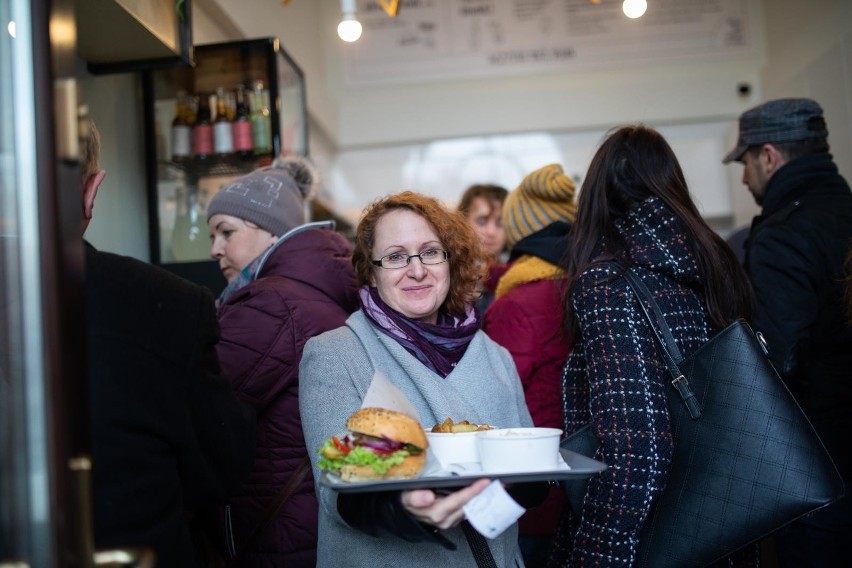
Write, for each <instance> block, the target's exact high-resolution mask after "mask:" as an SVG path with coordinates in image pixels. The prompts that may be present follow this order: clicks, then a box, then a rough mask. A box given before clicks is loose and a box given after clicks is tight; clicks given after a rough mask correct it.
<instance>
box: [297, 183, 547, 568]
mask: <svg viewBox="0 0 852 568" xmlns="http://www.w3.org/2000/svg"><path fill="white" fill-rule="evenodd" d="M481 250H482V249H481V247H480V246H479V243H478V241H477V237H476V235H475V233H474V232H473V229H471V228H470V226H469V225H468V224H467V222H466V221H465V220H464V219H463V218H462V216H461V215H459V214H458V213H456V212H452V211H450V210H448V209H447V208H446V207H444V206H443V205H442V204H441V203H440V202H438V201H437V200H436V199H433V198H431V197H426V196H423V195H419V194H416V193H412V192H404V193H400V194H397V195H391V196H389V197H385V198H382V199H379V200H377V201H376V202H374V203H372V204H371V205H370V206H368V207H367V210H366V211H365V214H364V216H363V218H362V220H361V222H360V223H359V225H358V229H357V233H356V237H355V252H354V254H353V259H352V262H353V264H354V266H355V272H356V277H357V280H358V284H359V286H360V289H359V293H360V300H361V309H360V310H359V311H357V312H355V314H353V315H352V316H351V317H350V318H349V319H348V320H347V321H346V325H344V326H343V327H341V328H338V329H336V330H333V331H330V332H327V333H324V334H322V335H320V336H318V337H315V338H313V339H311V340H310V341H308V343H307V344H306V346H305V350H304V356H303V358H302V363H301V365H300V369H299V373H300V383H301V392H300V397H299V398H300V409H301V415H302V426H303V428H304V432H305V441H306V442H307V447H308V448H309V449H311V448H312V449H317V448H320V446H321V445H322V443H323V440H324V439H325V438H327V437H328V436H330V435H332V434H337V433H339V432H341V431H342V430H343V429H344V428H345V425H346V421H347V418H348V417H349V416H350V415H351V414H352V413H353V412H354V411H356V410H358V409H359V408H360V407H361V406H362V400H363V397H364V396H365V394H366V393H367V390H368V389H369V387H370V384H371V381H372V379H373V376H374V374H375V373H376V372H381V373H382V374H383V375H384V376H386V377H387V378H388V379H389V380H390V382H391V383H392V384H393V385H394V386H395V387H396V388H397V389H399V390H400V391H401V392H402V393H403V394H404V395H405V396H406V397H407V399H408V400H409V401H410V402H411V403H412V405H413V406H414V407H415V409H416V410H417V412H418V413H419V417H420V420H421V421H422V423H423V424H424V425H426V426H429V425H431V424H435V423H438V422H442V421H443V420H444V419H445V418H448V417H450V418H453V419H454V420H456V421H460V420H469V421H470V422H473V423H488V424H492V425H497V426H501V427H520V426H532V420H531V419H530V414H529V412H528V411H527V407H526V404H525V402H524V393H523V389H522V386H521V382H520V379H519V378H518V373H517V371H516V370H515V366H514V363H513V362H512V358H511V356H510V355H509V353H508V352H507V351H506V350H505V349H503V348H502V347H499V346H498V345H497V344H496V343H494V342H493V341H491V339H489V338H488V336H487V335H485V334H484V333H483V332H482V331H480V329H479V328H480V323H481V322H480V320H479V316H478V315H477V312H476V310H475V309H474V307H473V301H474V299H475V297H476V289H477V282H478V280H479V279H480V278H481V276H482V274H481V267H482V266H484V259H483V258H482V254H483V253H482V252H481ZM311 458H312V460H313V466H314V474H315V478H316V479H319V478H320V471H319V470H318V469H317V461H318V458H319V455H318V454H317V453H315V452H312V455H311ZM487 485H488V482H487V481H486V480H479V481H477V482H476V483H474V484H472V485H470V486H468V487H466V488H463V489H461V490H459V491H456V492H454V493H451V494H449V495H438V494H436V493H434V492H433V491H430V490H428V489H416V490H410V491H385V492H373V493H357V494H351V493H338V492H336V491H335V490H333V489H331V488H329V487H327V486H324V485H321V484H318V486H317V496H318V497H319V501H320V519H319V544H318V559H317V563H318V566H407V567H410V568H414V567H420V566H423V567H425V566H473V565H475V564H474V562H475V560H474V555H473V552H472V549H471V544H470V541H468V540H467V538H468V537H466V536H465V531H464V530H463V527H461V526H459V524H460V523H461V521H462V520H463V517H464V512H463V511H462V507H463V506H464V504H465V503H467V502H468V501H469V500H470V499H472V498H473V497H474V496H476V495H477V494H478V493H480V492H481V491H482V490H483V489H485V487H486V486H487ZM516 489H517V492H516V493H513V496H514V497H515V499H516V500H517V501H518V502H519V503H520V504H521V505H522V506H532V505H536V504H538V502H540V501H541V500H542V499H543V498H544V496H545V495H546V494H547V489H548V488H547V484H544V483H541V484H526V485H520V486H517V487H516ZM521 493H525V494H526V495H521ZM524 497H526V499H524ZM365 533H366V534H365ZM368 535H369V536H368ZM477 536H478V535H476V534H474V535H472V536H470V538H471V539H472V540H473V541H475V540H476V539H477ZM376 537H378V538H376ZM479 538H481V537H479ZM412 542H416V543H421V544H417V545H412V544H411V543H412ZM481 542H482V543H483V544H485V540H484V539H482V541H481ZM486 548H487V550H488V552H489V553H490V554H491V555H492V556H493V558H494V561H495V562H496V565H497V566H516V565H518V566H522V565H523V561H522V559H521V553H520V550H519V549H518V543H517V525H513V526H512V527H510V528H509V529H508V530H506V531H505V532H504V533H503V534H502V535H500V536H499V537H497V538H496V539H494V540H491V541H488V542H487V547H486Z"/></svg>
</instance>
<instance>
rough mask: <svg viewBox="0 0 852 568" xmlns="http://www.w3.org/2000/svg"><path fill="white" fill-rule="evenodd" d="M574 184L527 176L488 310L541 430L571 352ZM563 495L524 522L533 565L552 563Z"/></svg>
mask: <svg viewBox="0 0 852 568" xmlns="http://www.w3.org/2000/svg"><path fill="white" fill-rule="evenodd" d="M574 191H575V185H574V182H573V181H572V180H571V178H569V177H568V176H566V175H565V173H564V172H563V170H562V166H560V165H559V164H550V165H548V166H545V167H543V168H540V169H538V170H536V171H534V172H532V173H531V174H529V175H528V176H526V177H525V178H524V179H523V181H522V182H521V184H520V185H519V186H518V187H517V188H515V189H514V190H513V191H512V192H511V193H510V194H509V196H508V197H507V198H506V201H505V202H504V204H503V227H505V230H506V235H507V239H508V243H509V246H510V247H511V257H510V261H509V266H508V270H507V271H506V273H505V274H503V276H502V277H501V278H500V281H499V283H498V284H497V290H496V294H495V296H496V299H495V300H494V302H493V303H492V304H491V305H490V306H489V307H488V309H487V310H486V312H485V318H484V323H483V326H482V329H483V331H485V333H487V334H488V336H489V337H490V338H491V339H493V340H494V341H496V342H497V343H498V344H500V345H502V346H503V347H505V348H506V349H508V350H509V353H511V354H512V359H513V360H514V361H515V366H516V367H517V368H518V374H519V375H520V377H521V383H522V384H523V385H524V395H525V397H526V401H527V407H528V408H529V410H530V414H531V415H532V420H533V423H534V424H535V425H536V426H544V427H549V428H562V426H563V420H562V368H563V367H564V366H565V361H566V360H567V359H568V353H569V351H570V348H571V341H570V336H565V335H564V334H563V332H562V319H563V313H564V310H563V307H562V303H563V295H564V291H565V271H564V270H562V269H561V268H559V266H558V265H559V262H560V260H561V258H562V255H563V254H565V247H566V244H567V236H568V230H569V229H570V228H571V223H573V221H574V217H575V215H576V213H577V205H576V203H575V202H574ZM564 500H565V496H564V493H563V492H562V491H561V490H560V489H559V487H558V486H554V487H552V488H551V492H550V495H549V496H548V499H547V500H546V501H545V503H542V504H541V505H540V506H539V507H536V508H535V509H532V510H530V511H528V512H527V513H526V514H525V515H524V516H523V517H522V518H521V519H520V522H519V525H520V535H521V537H520V544H521V551H522V552H523V554H524V562H525V564H526V565H527V566H528V567H533V568H534V567H536V566H543V565H544V564H545V562H546V561H547V555H548V552H549V550H550V544H551V541H552V539H553V533H554V531H555V529H556V525H557V522H558V520H559V513H560V511H561V509H562V503H563V502H564Z"/></svg>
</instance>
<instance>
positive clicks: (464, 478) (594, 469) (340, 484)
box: [320, 449, 607, 493]
mask: <svg viewBox="0 0 852 568" xmlns="http://www.w3.org/2000/svg"><path fill="white" fill-rule="evenodd" d="M559 454H560V455H561V456H562V460H563V461H564V462H565V463H564V465H563V466H562V467H560V468H559V469H555V470H552V471H536V472H528V473H523V472H522V473H488V472H487V471H471V472H470V473H467V472H459V473H454V474H451V475H446V474H444V475H425V476H421V477H414V478H412V479H388V480H376V481H343V480H342V479H340V477H338V476H337V475H335V474H332V473H329V472H327V471H324V472H323V473H322V476H320V485H323V486H325V487H330V488H332V489H334V490H335V491H338V492H339V493H369V492H375V491H400V490H404V489H442V488H448V487H466V486H468V485H470V484H471V483H473V482H474V481H476V480H477V479H486V478H487V479H499V480H500V481H502V482H503V483H507V484H511V483H527V482H531V481H549V480H560V479H581V478H583V477H590V476H592V475H594V474H596V473H600V472H602V471H603V470H605V469H606V468H607V465H606V464H605V463H603V462H601V461H597V460H593V459H591V458H588V457H586V456H583V455H580V454H578V453H575V452H572V451H570V450H565V449H560V450H559ZM461 465H464V464H461ZM565 466H567V467H565Z"/></svg>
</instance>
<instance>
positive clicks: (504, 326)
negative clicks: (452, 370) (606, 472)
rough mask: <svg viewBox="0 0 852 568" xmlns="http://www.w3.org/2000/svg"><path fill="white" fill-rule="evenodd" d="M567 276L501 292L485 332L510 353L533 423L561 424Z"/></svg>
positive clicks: (566, 344)
mask: <svg viewBox="0 0 852 568" xmlns="http://www.w3.org/2000/svg"><path fill="white" fill-rule="evenodd" d="M564 283H565V280H536V281H534V282H527V283H525V284H521V285H519V286H517V287H515V288H513V289H511V290H509V292H508V293H506V294H504V295H503V296H500V297H499V298H497V299H496V300H494V302H492V304H491V305H490V306H489V307H488V309H487V310H486V311H485V320H484V323H483V328H482V329H483V331H485V333H487V334H488V336H489V337H491V339H493V340H494V341H496V342H497V343H499V344H500V345H502V346H503V347H505V348H506V349H508V350H509V352H510V353H511V354H512V359H514V361H515V366H516V367H517V368H518V374H519V375H520V376H521V382H522V383H523V385H524V393H525V395H526V398H527V407H529V409H530V414H531V415H532V419H533V423H534V424H535V425H536V426H547V427H549V428H562V426H563V422H562V369H563V367H565V362H566V361H567V360H568V353H569V352H570V351H571V342H570V340H568V339H566V338H564V337H563V335H562V314H563V309H562V288H563V286H564Z"/></svg>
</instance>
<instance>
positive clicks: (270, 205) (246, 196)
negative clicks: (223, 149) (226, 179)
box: [207, 156, 317, 237]
mask: <svg viewBox="0 0 852 568" xmlns="http://www.w3.org/2000/svg"><path fill="white" fill-rule="evenodd" d="M316 185H317V174H316V170H315V169H314V167H313V166H312V165H311V164H310V163H309V162H308V161H307V160H306V159H305V158H302V157H301V156H287V157H283V158H278V159H276V160H275V161H274V162H272V165H271V166H268V167H265V168H260V169H257V170H255V171H253V172H251V173H250V174H246V175H244V176H243V177H241V178H237V179H235V180H234V181H232V182H231V183H229V184H228V185H226V186H224V187H223V188H222V189H220V190H219V193H217V194H216V195H215V196H214V197H213V199H212V200H211V201H210V205H208V207H207V220H208V221H210V218H211V217H212V216H213V215H219V214H222V215H231V216H232V217H237V218H238V219H242V220H243V221H250V222H252V223H254V224H255V225H257V226H258V227H260V228H261V229H265V230H267V231H269V232H270V233H272V234H273V235H274V236H276V237H280V236H281V235H283V234H284V233H286V232H287V231H289V230H290V229H294V228H295V227H298V226H299V225H303V224H304V223H305V201H306V200H308V199H310V197H311V195H312V194H313V191H314V188H315V187H316Z"/></svg>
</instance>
